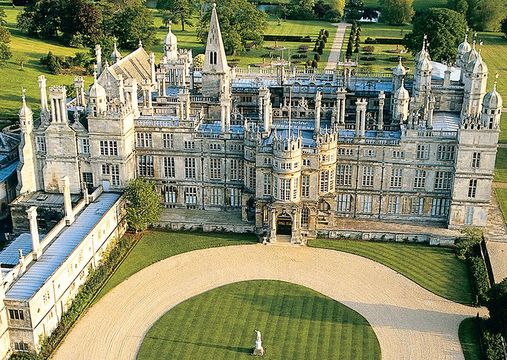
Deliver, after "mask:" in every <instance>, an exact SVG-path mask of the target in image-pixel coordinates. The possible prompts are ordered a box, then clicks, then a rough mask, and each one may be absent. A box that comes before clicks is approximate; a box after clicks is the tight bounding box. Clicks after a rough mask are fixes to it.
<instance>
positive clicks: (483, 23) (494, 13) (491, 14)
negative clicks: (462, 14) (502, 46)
mask: <svg viewBox="0 0 507 360" xmlns="http://www.w3.org/2000/svg"><path fill="white" fill-rule="evenodd" d="M471 9H472V11H471V12H470V14H471V19H470V20H471V24H472V25H473V27H474V28H475V29H476V30H480V31H498V30H499V29H500V24H501V22H502V20H503V19H505V16H506V15H507V4H506V0H479V1H477V2H476V3H475V6H473V7H472V8H471Z"/></svg>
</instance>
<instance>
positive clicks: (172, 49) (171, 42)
mask: <svg viewBox="0 0 507 360" xmlns="http://www.w3.org/2000/svg"><path fill="white" fill-rule="evenodd" d="M164 54H165V56H166V58H167V59H168V60H176V58H177V57H178V39H177V38H176V35H174V34H173V32H172V31H171V23H169V31H168V32H167V35H166V36H165V40H164Z"/></svg>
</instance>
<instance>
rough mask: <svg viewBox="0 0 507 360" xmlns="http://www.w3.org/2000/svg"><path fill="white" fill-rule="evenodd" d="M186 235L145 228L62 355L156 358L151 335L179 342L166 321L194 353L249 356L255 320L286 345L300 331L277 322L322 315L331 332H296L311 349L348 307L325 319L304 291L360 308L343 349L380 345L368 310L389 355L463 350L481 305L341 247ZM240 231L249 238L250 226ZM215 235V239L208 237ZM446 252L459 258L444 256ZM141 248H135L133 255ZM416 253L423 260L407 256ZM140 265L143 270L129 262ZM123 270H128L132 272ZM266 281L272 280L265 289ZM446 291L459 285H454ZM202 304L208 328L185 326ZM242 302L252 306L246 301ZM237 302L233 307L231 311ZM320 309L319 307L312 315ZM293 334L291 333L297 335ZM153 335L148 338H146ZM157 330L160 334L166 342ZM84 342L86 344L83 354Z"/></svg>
mask: <svg viewBox="0 0 507 360" xmlns="http://www.w3.org/2000/svg"><path fill="white" fill-rule="evenodd" d="M164 234H166V236H164ZM188 236H189V235H187V234H183V233H162V232H152V233H148V234H147V235H146V236H145V237H146V238H147V239H148V240H147V241H146V242H145V243H143V242H142V241H141V242H140V243H139V244H138V245H137V246H136V248H134V250H133V251H132V252H131V254H130V255H129V257H127V259H126V260H125V261H124V262H123V264H122V265H121V266H120V268H119V269H118V271H117V274H120V275H118V277H116V278H115V280H114V283H118V285H117V286H114V287H113V285H108V284H106V289H110V288H112V289H111V290H110V291H109V292H106V291H103V292H102V293H101V298H100V300H98V302H97V303H96V304H95V305H93V306H92V307H91V308H90V309H89V310H88V311H87V312H86V313H85V314H84V316H83V317H82V318H81V319H80V320H79V321H78V323H77V324H76V325H75V327H74V328H73V330H72V331H71V332H70V333H69V334H68V336H67V338H66V340H65V341H64V342H63V343H62V344H61V346H60V348H59V349H58V350H57V352H56V354H55V357H54V358H55V359H68V358H74V359H79V358H83V359H84V358H86V359H89V358H93V359H95V358H107V359H134V358H136V357H137V356H138V353H139V358H150V356H152V355H150V354H151V353H153V350H151V346H150V345H147V344H152V346H153V349H155V348H156V347H159V348H160V349H161V350H160V352H158V354H159V355H160V353H164V349H169V348H170V349H173V348H171V342H170V341H169V342H168V341H164V339H166V338H164V336H160V334H162V333H165V334H167V336H169V339H173V340H174V339H176V340H178V339H179V340H181V342H178V343H177V344H174V342H173V345H174V346H177V348H178V349H180V350H178V351H184V350H181V349H182V348H181V347H182V346H183V348H186V349H187V350H188V351H190V354H196V356H195V357H193V358H196V359H197V358H207V356H206V355H204V356H201V355H199V354H207V353H208V352H206V349H207V348H208V347H209V346H208V345H210V344H211V345H213V347H212V349H211V350H210V349H208V351H217V354H218V353H220V354H221V355H220V356H219V358H241V356H242V355H244V353H245V351H246V350H245V349H246V348H248V347H249V346H253V340H254V333H253V330H254V328H252V329H250V328H251V327H254V326H255V324H259V325H257V326H259V327H261V326H264V327H265V329H266V330H265V331H264V333H263V337H264V338H265V339H266V341H267V344H269V349H270V350H269V351H272V353H273V354H277V351H282V349H283V351H286V350H287V349H286V347H287V348H288V349H293V351H296V349H297V346H296V345H295V343H294V342H293V341H294V339H292V340H290V341H289V342H288V343H287V344H288V345H284V344H285V343H283V342H282V340H277V341H280V343H278V342H277V341H274V340H270V339H279V336H277V335H276V334H278V333H279V332H280V331H282V332H283V333H284V334H286V335H287V334H289V333H290V332H291V331H296V332H297V333H300V332H299V331H298V329H300V327H301V328H302V329H304V328H306V327H308V326H310V325H311V324H312V323H313V324H314V326H315V324H320V326H319V327H316V329H317V328H318V329H320V330H321V331H324V332H323V334H326V335H325V336H324V338H323V339H320V340H319V339H316V338H315V336H314V335H312V334H313V332H308V333H302V334H301V336H300V337H298V338H297V339H299V340H298V343H299V344H300V345H302V346H303V347H304V348H305V349H306V348H307V347H308V348H309V349H311V348H312V346H315V344H316V342H317V343H318V342H319V341H329V340H327V339H328V337H329V336H331V334H332V332H329V329H327V330H326V328H328V327H330V328H333V327H334V328H335V329H336V328H337V327H338V328H339V327H340V326H343V318H340V317H339V316H338V317H337V318H333V319H334V320H333V321H332V322H331V323H330V322H328V321H322V316H324V315H319V312H321V311H323V310H321V308H320V307H315V309H316V310H315V311H317V312H316V313H315V314H313V313H310V315H308V313H307V312H305V311H302V310H300V311H296V310H294V309H292V307H294V306H295V307H296V308H297V307H298V306H299V308H298V309H303V308H302V307H301V306H302V304H304V303H305V301H318V302H319V303H320V304H322V303H325V304H327V305H326V308H328V309H334V310H333V311H337V309H342V310H343V311H345V310H346V311H345V312H347V313H348V315H347V316H348V317H349V319H354V320H351V321H352V322H353V323H354V324H355V325H354V326H360V327H362V328H363V331H354V330H353V329H351V328H348V329H349V330H348V332H342V334H344V337H343V338H342V337H340V339H343V343H340V344H337V345H336V348H334V350H332V351H337V352H339V351H344V349H347V347H349V348H352V346H353V344H355V343H356V342H359V343H361V344H363V345H362V346H365V349H368V350H361V351H363V352H364V351H367V352H368V354H369V356H368V357H367V358H374V357H375V356H377V355H376V354H377V350H375V340H374V338H372V337H371V335H368V334H369V333H368V332H369V331H370V330H368V329H369V327H368V326H366V325H365V323H364V322H362V321H363V320H361V319H362V318H364V319H365V321H366V322H367V323H369V324H370V326H371V329H372V330H373V332H374V334H375V335H376V337H377V339H378V343H379V346H380V352H381V354H382V358H384V359H395V358H396V359H409V358H410V359H427V358H439V359H440V358H449V359H461V358H464V357H463V353H462V349H461V345H460V341H459V337H458V328H459V325H460V323H461V322H462V320H464V319H465V318H467V317H470V316H474V315H475V314H476V313H477V311H478V309H477V308H473V307H469V306H465V305H462V304H459V303H455V302H452V301H449V300H447V299H445V298H443V297H441V296H437V295H435V294H434V293H432V292H430V291H428V290H426V289H424V288H423V287H421V286H419V285H417V284H416V283H415V282H414V281H412V280H410V279H409V278H408V277H405V276H403V275H401V274H400V273H399V272H397V271H395V270H393V269H391V268H389V267H387V266H384V265H382V264H380V263H378V262H374V261H372V260H370V259H367V258H365V257H361V256H357V255H353V254H349V253H345V252H341V251H335V250H328V249H318V248H311V247H293V246H269V245H268V246H264V245H260V244H252V242H251V240H250V241H249V240H248V238H247V239H245V240H246V241H247V242H248V243H250V244H251V245H233V244H234V242H230V241H231V239H228V240H227V241H223V243H221V244H220V245H218V246H223V245H227V244H231V245H233V246H223V247H216V248H210V249H201V250H195V251H190V250H193V249H195V248H196V247H195V246H192V245H190V244H192V240H191V239H190V240H189V238H188ZM190 236H194V235H190ZM197 237H198V238H200V239H199V241H200V242H201V244H204V243H205V242H206V240H205V239H206V237H207V235H206V234H198V235H197ZM212 237H215V241H217V240H219V238H220V236H218V235H213V236H212ZM231 237H236V239H237V240H239V239H241V238H242V235H231ZM185 239H186V240H187V242H186V243H187V244H188V245H190V246H189V247H188V248H186V251H189V252H184V251H185V246H184V245H181V244H183V243H184V242H185ZM177 241H179V242H180V246H179V251H176V252H174V253H173V254H172V255H174V256H171V254H169V253H167V252H166V253H165V254H166V255H167V256H170V257H168V258H166V259H164V260H162V258H163V256H162V255H159V254H164V251H166V250H163V249H164V248H169V247H174V244H175V242H177ZM212 242H213V241H212V240H209V243H212ZM332 243H334V242H332ZM147 244H149V246H150V247H151V248H152V251H151V254H152V256H149V255H148V256H145V257H144V258H139V257H138V256H139V254H141V250H143V246H146V245H147ZM372 245H376V244H372ZM387 245H391V246H393V247H398V246H400V250H399V251H400V252H398V253H396V252H395V254H397V256H404V254H405V252H404V251H405V250H404V248H403V247H404V246H411V245H406V244H387ZM203 247H205V246H204V245H203ZM138 249H139V250H138ZM136 250H137V254H136ZM142 252H143V253H144V251H142ZM178 253H179V254H178ZM153 254H155V255H153ZM422 254H424V253H422ZM442 254H444V255H441V256H444V258H442V259H441V260H450V259H451V258H450V256H454V255H453V254H447V255H445V254H446V252H445V251H443V252H442ZM153 256H155V257H153ZM445 256H449V258H447V259H446V258H445ZM131 257H132V259H136V260H135V261H130V262H129V258H131ZM420 258H421V259H422V260H421V261H427V260H428V259H429V258H428V255H427V254H426V255H423V256H421V257H420ZM430 258H431V257H430ZM155 259H157V260H160V261H158V262H155V263H153V262H154V261H157V260H155ZM378 260H379V261H382V259H378ZM407 263H413V261H408V260H407ZM133 264H135V265H133ZM150 264H151V265H150ZM145 266H146V267H145ZM449 266H450V268H449V269H448V270H449V274H448V275H447V276H448V277H449V279H450V278H451V277H452V276H453V275H454V276H455V277H454V281H456V282H457V283H459V282H462V281H468V279H467V278H465V279H463V278H460V276H461V275H459V273H458V274H456V273H455V272H454V271H455V268H454V266H455V265H452V264H451V265H449ZM458 266H459V265H458ZM134 267H135V269H136V270H130V271H129V269H133V268H134ZM392 267H393V266H392ZM416 267H417V265H416ZM393 268H394V267H393ZM141 269H142V270H141ZM137 270H139V271H137ZM398 270H399V269H398ZM136 271H137V272H136ZM121 274H124V275H121ZM407 276H411V275H410V274H407ZM442 276H445V275H442V274H440V275H438V273H437V274H436V273H434V272H433V271H432V267H431V266H428V274H427V278H428V279H431V278H436V277H442ZM113 278H114V276H113ZM123 279H125V280H124V281H122V280H123ZM249 280H278V281H283V282H284V283H279V284H276V285H275V284H273V283H271V282H266V283H265V284H266V285H265V286H258V283H256V282H246V283H239V282H242V281H249ZM439 281H442V280H439ZM285 282H286V283H290V284H295V285H300V286H303V287H305V288H308V289H305V288H301V287H297V286H295V285H289V284H285ZM233 283H234V284H235V285H234V286H233V285H230V286H232V287H229V286H225V287H222V286H224V285H228V284H233ZM237 283H239V284H237ZM380 284H381V285H380ZM427 287H428V286H427ZM216 288H219V289H216ZM213 289H216V290H213ZM261 289H262V292H259V291H260V290H261ZM309 289H311V290H309ZM258 290H259V291H258ZM312 290H313V291H312ZM207 291H210V292H209V293H207ZM276 291H280V292H281V293H278V294H279V296H277V295H276ZM315 291H316V292H318V293H315ZM203 293H204V294H203ZM217 294H218V295H217ZM231 294H232V295H231ZM442 295H444V296H446V297H450V298H451V297H452V295H449V294H445V293H444V294H442ZM217 296H218V297H217ZM256 296H261V298H262V299H264V300H266V299H268V298H269V297H271V300H270V301H271V302H272V303H271V305H269V304H267V306H265V307H264V306H262V307H261V306H260V305H259V304H258V301H257V300H255V299H256ZM294 296H296V297H297V296H301V297H304V298H305V299H306V300H304V301H303V302H301V301H300V300H298V299H297V298H294V299H292V297H294ZM465 298H466V297H465ZM465 298H464V299H465ZM189 299H190V300H189ZM311 299H313V300H311ZM264 300H262V301H264ZM465 302H466V301H465ZM282 303H283V304H286V305H287V309H285V307H284V308H283V312H282V313H283V314H285V316H284V317H283V320H284V321H285V323H284V321H275V319H277V316H280V315H281V313H280V312H278V313H276V311H275V313H272V312H270V310H269V309H276V308H277V306H281V305H280V304H282ZM192 304H193V305H192ZM196 304H207V305H208V306H207V307H205V308H201V307H200V306H199V307H198V313H195V314H193V315H192V318H194V317H195V321H202V324H204V326H198V327H199V329H200V330H199V334H196V335H195V336H194V335H188V334H187V333H188V332H189V331H192V330H191V329H190V328H187V327H189V326H190V327H191V326H194V325H195V326H197V325H196V324H192V323H193V322H195V321H191V319H192V318H189V317H187V316H184V314H185V313H190V312H191V313H194V312H195V310H194V311H190V310H189V309H190V308H192V306H197V305H196ZM229 306H230V307H229ZM238 306H239V307H240V308H241V307H242V308H243V309H244V310H241V311H240V308H238ZM189 307H190V308H189ZM231 308H232V309H235V311H229V310H230V309H231ZM278 309H280V308H279V307H278ZM289 309H290V310H289ZM189 311H190V312H189ZM222 311H225V312H227V313H228V314H229V315H228V317H229V320H227V318H224V317H223V316H220V313H221V312H222ZM479 311H481V312H482V310H479ZM356 313H357V314H359V315H360V316H359V315H357V314H356ZM199 314H201V315H199ZM230 314H235V315H234V316H232V315H230ZM259 314H260V315H259ZM288 314H289V316H287V315H288ZM304 314H307V315H306V316H305V315H304ZM173 316H176V318H175V319H177V320H176V321H174V324H173V321H170V320H168V319H172V317H173ZM314 316H315V317H316V318H313V317H314ZM326 316H328V315H326ZM201 317H202V319H201ZM289 317H290V319H291V321H290V323H291V324H292V322H293V321H294V322H296V323H297V326H296V325H295V324H292V325H291V326H288V325H287V324H288V323H287V321H288V318H289ZM319 317H320V319H319ZM217 319H219V320H218V321H219V323H220V324H222V322H221V321H232V322H233V323H234V326H239V328H238V327H233V326H230V327H229V326H221V327H220V330H217V329H216V325H213V324H216V321H217ZM278 319H280V318H278ZM271 320H272V321H271ZM178 323H180V326H178ZM171 324H173V325H171ZM241 324H243V327H241V326H240V325H241ZM284 324H285V325H284ZM154 325H155V326H154ZM153 326H154V327H153ZM171 326H177V327H178V328H181V329H182V332H181V333H180V334H175V333H174V331H175V329H176V328H175V327H171ZM292 328H294V329H295V330H294V329H292ZM150 329H151V330H150ZM185 329H186V330H185ZM291 329H292V330H291ZM261 330H262V329H261ZM217 331H218V333H217ZM266 331H267V333H266ZM184 334H187V335H184ZM241 334H244V335H241ZM286 335H285V336H286ZM185 336H190V338H187V337H185ZM334 336H336V334H334ZM210 337H211V338H210ZM156 338H160V339H158V340H157V339H156ZM290 338H291V337H290V336H289V337H288V339H290ZM285 339H287V337H285ZM361 339H363V340H361ZM143 341H145V345H142V344H143ZM284 341H286V340H284ZM340 341H342V340H340ZM154 342H157V345H155V343H154ZM344 344H345V345H344ZM167 346H169V347H168V348H167ZM344 346H345V348H343V347H344ZM273 347H280V349H273ZM174 349H175V348H174ZM174 349H173V350H174ZM191 349H193V350H191ZM213 349H215V350H213ZM340 349H341V350H340ZM173 350H171V351H173ZM305 351H306V350H305ZM308 351H310V350H308ZM358 351H359V350H358ZM295 353H296V352H295ZM76 354H79V355H78V356H77V357H76ZM344 354H345V355H343V357H341V358H358V357H357V356H352V357H347V355H346V354H347V352H346V351H345V352H344ZM80 356H81V357H80ZM349 356H350V355H349ZM273 358H277V357H273ZM294 358H297V357H294ZM310 358H311V357H310ZM359 358H360V357H359Z"/></svg>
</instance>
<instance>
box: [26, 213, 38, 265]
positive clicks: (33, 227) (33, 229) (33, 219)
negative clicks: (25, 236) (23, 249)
mask: <svg viewBox="0 0 507 360" xmlns="http://www.w3.org/2000/svg"><path fill="white" fill-rule="evenodd" d="M26 214H27V216H28V221H29V222H30V235H31V237H32V253H33V258H34V260H37V259H38V258H39V257H40V253H41V248H40V239H39V228H38V226H37V207H36V206H31V207H30V208H29V209H28V210H26Z"/></svg>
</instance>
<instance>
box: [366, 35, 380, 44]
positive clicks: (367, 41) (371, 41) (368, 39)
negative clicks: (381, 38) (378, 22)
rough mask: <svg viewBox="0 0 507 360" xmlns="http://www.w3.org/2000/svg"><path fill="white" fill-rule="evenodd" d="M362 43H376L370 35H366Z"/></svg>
mask: <svg viewBox="0 0 507 360" xmlns="http://www.w3.org/2000/svg"><path fill="white" fill-rule="evenodd" d="M364 43H365V44H376V43H377V39H374V38H371V37H369V36H368V37H367V38H366V39H365V40H364Z"/></svg>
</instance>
